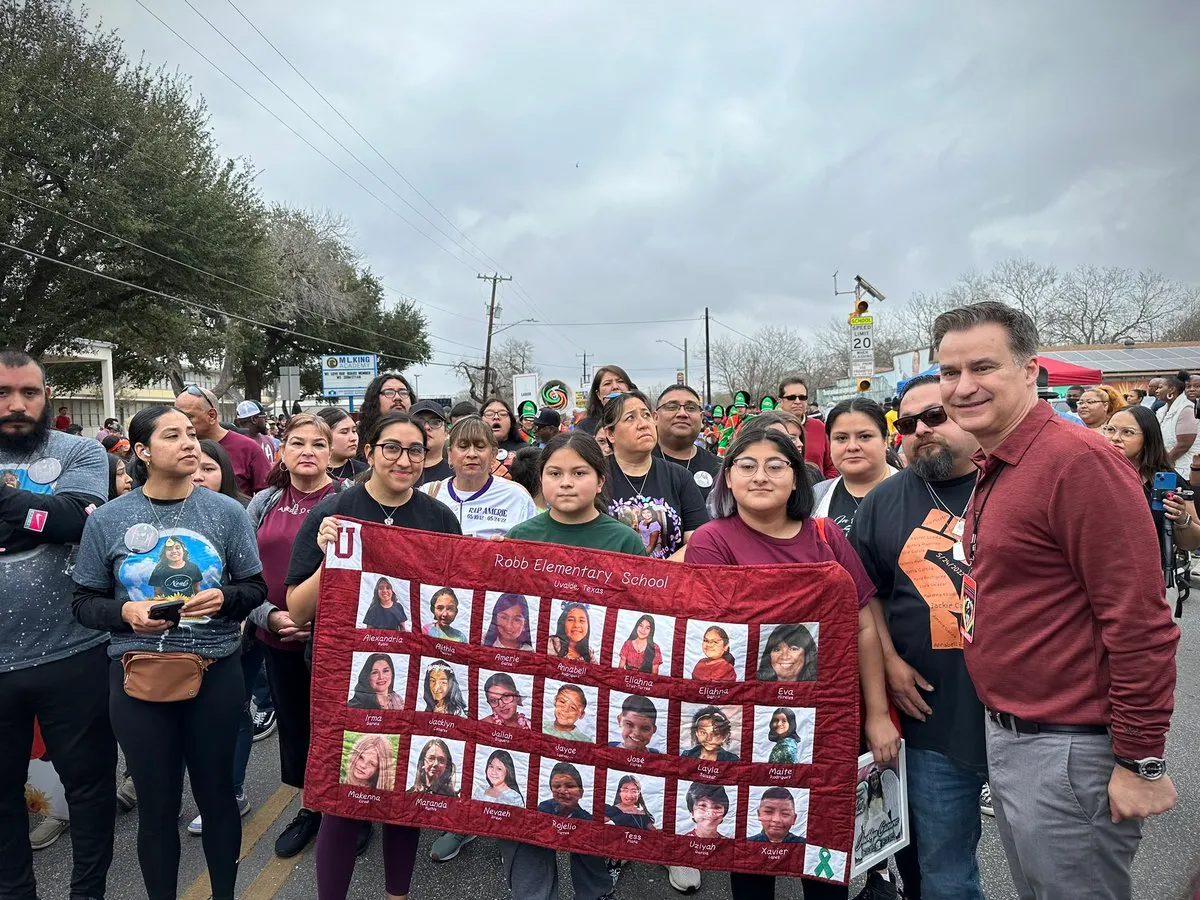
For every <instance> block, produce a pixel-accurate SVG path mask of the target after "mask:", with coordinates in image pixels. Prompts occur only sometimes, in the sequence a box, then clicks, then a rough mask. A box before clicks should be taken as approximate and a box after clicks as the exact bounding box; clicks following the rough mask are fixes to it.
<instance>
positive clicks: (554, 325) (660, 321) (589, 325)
mask: <svg viewBox="0 0 1200 900" xmlns="http://www.w3.org/2000/svg"><path fill="white" fill-rule="evenodd" d="M702 321H704V319H703V317H700V318H695V319H641V320H637V321H626V322H527V323H525V324H527V325H528V326H529V327H530V328H541V327H548V328H557V327H559V326H562V327H563V328H585V327H586V328H592V327H599V326H604V325H664V324H667V323H672V322H702Z"/></svg>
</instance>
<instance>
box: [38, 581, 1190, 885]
mask: <svg viewBox="0 0 1200 900" xmlns="http://www.w3.org/2000/svg"><path fill="white" fill-rule="evenodd" d="M1182 627H1183V641H1182V642H1181V644H1180V650H1179V686H1178V688H1177V690H1176V695H1175V703H1176V709H1175V719H1174V727H1173V729H1172V731H1171V738H1170V744H1169V746H1168V754H1169V756H1170V760H1171V766H1172V776H1173V777H1174V779H1175V784H1176V787H1177V788H1178V790H1179V796H1180V803H1179V805H1178V807H1177V808H1176V809H1175V810H1174V811H1172V812H1171V813H1169V814H1168V815H1165V816H1160V817H1158V818H1156V819H1154V820H1152V821H1151V822H1150V823H1149V824H1148V825H1147V827H1146V834H1145V839H1144V840H1143V842H1142V848H1141V851H1140V853H1139V854H1138V858H1137V862H1136V866H1135V869H1136V894H1135V896H1136V897H1137V900H1177V898H1179V900H1182V897H1183V893H1184V886H1185V885H1186V883H1187V880H1188V877H1189V875H1190V874H1191V873H1192V872H1194V871H1196V870H1197V869H1200V839H1198V838H1197V835H1200V804H1198V803H1197V800H1198V799H1200V754H1197V753H1196V748H1197V747H1200V598H1198V599H1197V600H1194V601H1193V602H1192V603H1190V604H1189V606H1188V608H1187V610H1186V611H1185V615H1184V619H1183V622H1182ZM278 777H279V768H278V755H277V748H276V743H275V738H274V737H271V738H268V739H267V740H265V741H262V742H260V743H259V744H257V745H255V750H254V754H253V756H252V757H251V760H250V772H249V776H248V790H249V794H250V799H251V802H252V803H253V804H254V807H255V808H254V810H253V811H252V812H251V814H250V815H249V816H247V818H246V819H245V820H243V822H244V829H245V836H244V843H243V853H244V854H245V859H244V861H243V863H242V866H241V870H240V873H239V878H238V893H239V896H241V897H243V898H247V900H266V898H271V897H278V898H281V900H311V898H312V897H314V896H315V895H316V890H315V876H314V873H313V855H312V851H311V848H310V850H309V851H308V852H307V853H305V854H304V855H302V856H300V857H299V858H298V859H295V860H277V859H276V858H275V856H274V854H273V853H272V852H271V846H272V844H273V842H274V838H275V835H276V834H278V832H279V830H280V829H281V828H282V827H283V825H284V824H286V823H287V822H288V821H290V819H291V817H292V815H294V813H295V810H296V808H297V806H298V800H297V799H296V798H295V797H294V796H293V792H291V790H290V789H287V788H280V787H279V784H278ZM193 815H195V805H194V803H193V802H192V799H191V797H190V796H188V797H185V798H184V815H183V817H182V818H181V820H180V831H181V832H182V831H183V829H184V828H185V826H186V824H187V822H188V821H190V819H191V818H192V816H193ZM983 825H984V827H983V842H982V844H981V845H980V848H979V859H980V866H981V867H982V870H983V874H984V885H985V889H986V891H987V896H988V898H989V900H1005V898H1012V897H1015V896H1016V894H1015V893H1014V891H1013V887H1012V879H1011V878H1010V876H1009V874H1008V868H1007V865H1006V864H1005V861H1004V854H1003V852H1002V850H1001V849H1000V843H999V839H998V838H997V836H996V828H995V824H994V822H993V821H992V820H991V819H987V818H985V819H984V822H983ZM136 829H137V813H136V812H133V813H129V814H126V815H122V816H120V818H119V819H118V821H117V838H116V856H115V859H114V862H113V867H112V871H111V873H110V875H109V881H108V896H109V897H112V898H120V900H141V898H144V897H145V896H146V893H145V889H144V888H143V887H142V882H141V876H140V874H139V872H138V866H137V858H136V849H135V848H136ZM431 840H432V835H430V834H426V835H425V837H424V839H423V841H422V844H421V851H420V854H419V856H418V865H417V872H416V876H415V879H414V882H413V884H414V889H413V897H414V898H422V897H432V896H434V889H433V888H432V886H434V885H436V893H437V896H442V897H446V896H450V897H470V898H475V900H506V898H507V897H508V891H507V889H506V888H505V886H504V881H503V877H502V875H501V873H500V864H499V854H498V853H497V851H496V845H495V843H494V842H493V841H490V840H482V839H481V840H477V841H475V842H474V843H472V844H470V845H468V846H467V847H466V848H465V849H464V850H463V852H462V853H461V854H460V855H459V857H458V858H457V859H455V860H452V861H451V862H449V863H443V864H441V865H434V864H433V863H431V862H430V861H429V853H428V848H429V843H430V841H431ZM182 842H183V858H182V862H181V866H180V898H181V900H202V898H207V897H208V896H209V894H208V893H207V891H206V890H205V888H206V887H207V878H206V876H205V874H204V859H203V856H202V854H201V849H200V840H199V839H198V838H194V837H190V836H188V835H187V834H184V835H183V837H182ZM70 864H71V842H70V838H69V832H68V835H66V836H64V837H63V838H61V839H60V840H59V841H58V842H57V843H56V844H55V845H54V846H52V847H50V848H48V849H47V850H43V851H41V852H40V853H38V854H36V868H37V876H38V882H39V885H40V889H41V894H42V896H44V897H63V896H66V893H67V887H68V884H69V877H68V876H69V872H70ZM561 878H562V884H563V885H564V887H563V894H564V895H565V896H569V895H570V889H569V887H567V885H569V884H570V880H569V876H568V874H567V872H566V870H565V868H564V869H563V870H562V876H561ZM728 885H729V882H728V880H727V879H726V878H725V877H723V876H721V875H717V874H711V875H708V874H706V876H705V880H704V887H703V889H702V890H701V892H700V893H699V894H696V895H694V896H696V897H701V898H707V897H725V896H728ZM382 895H383V864H382V860H381V858H380V845H379V838H378V835H376V837H375V839H374V842H373V844H372V847H371V849H370V850H369V851H368V853H367V854H366V856H364V857H363V858H362V859H361V860H360V861H359V864H358V868H357V871H356V875H355V880H354V884H353V889H352V891H351V896H352V897H356V898H357V897H363V898H374V897H381V896H382ZM617 895H618V897H625V898H634V897H636V898H639V900H659V898H662V900H666V898H674V897H679V896H681V895H679V894H677V893H676V892H675V891H674V890H672V889H671V887H670V885H669V884H668V883H667V879H666V871H665V870H664V869H662V868H660V867H657V866H648V865H642V864H636V865H633V866H630V867H628V868H627V869H626V870H625V874H624V875H623V876H622V878H621V883H620V886H619V888H618V891H617ZM777 896H779V897H787V898H797V897H802V896H803V894H802V891H801V888H800V882H799V881H796V880H793V879H787V880H783V881H781V883H780V887H779V889H778V892H777Z"/></svg>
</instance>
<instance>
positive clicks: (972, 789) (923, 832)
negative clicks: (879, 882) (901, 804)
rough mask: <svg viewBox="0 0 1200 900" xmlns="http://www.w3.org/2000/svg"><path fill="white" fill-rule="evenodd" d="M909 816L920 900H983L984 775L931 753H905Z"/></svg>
mask: <svg viewBox="0 0 1200 900" xmlns="http://www.w3.org/2000/svg"><path fill="white" fill-rule="evenodd" d="M907 763H908V812H909V821H910V822H911V823H912V827H913V836H914V837H915V838H916V844H917V855H918V857H919V858H920V861H921V895H922V897H923V898H924V900H983V890H982V888H981V887H980V885H979V861H978V860H977V859H976V857H975V848H976V846H978V844H979V835H980V831H981V827H982V826H981V825H980V820H979V792H980V790H982V788H983V785H984V782H985V781H987V773H986V772H985V771H984V770H983V769H978V770H975V769H971V768H969V767H967V766H965V765H964V764H962V763H960V762H957V761H955V760H953V759H951V758H950V757H948V756H944V755H942V754H941V753H938V752H936V751H934V750H919V749H917V748H915V747H909V748H908V751H907Z"/></svg>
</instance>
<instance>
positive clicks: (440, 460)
mask: <svg viewBox="0 0 1200 900" xmlns="http://www.w3.org/2000/svg"><path fill="white" fill-rule="evenodd" d="M408 414H409V415H410V416H412V417H413V419H415V420H416V421H417V422H418V423H419V424H420V426H421V428H423V429H424V431H425V468H424V473H423V474H422V476H421V480H420V482H418V484H433V482H435V481H442V480H444V479H446V478H452V477H454V470H453V469H451V468H450V461H449V460H448V459H447V458H446V439H447V438H448V437H449V436H450V419H449V417H448V416H447V415H446V410H445V408H444V407H443V406H442V404H440V403H437V402H435V401H433V400H422V401H420V402H419V403H414V404H413V406H412V408H411V409H410V410H409V411H408Z"/></svg>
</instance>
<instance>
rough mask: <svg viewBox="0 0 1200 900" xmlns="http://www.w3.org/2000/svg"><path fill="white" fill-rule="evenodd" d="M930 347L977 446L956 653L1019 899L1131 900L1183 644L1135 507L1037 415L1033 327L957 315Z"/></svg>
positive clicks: (1127, 491) (1157, 795)
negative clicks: (980, 729) (982, 737)
mask: <svg viewBox="0 0 1200 900" xmlns="http://www.w3.org/2000/svg"><path fill="white" fill-rule="evenodd" d="M933 343H934V347H935V348H936V351H937V356H938V362H939V363H940V364H941V381H940V389H941V396H942V403H943V405H944V406H945V408H946V410H947V412H948V413H949V414H950V416H951V417H952V418H953V419H954V421H955V422H957V423H958V425H959V426H960V427H961V428H963V429H964V430H965V431H968V432H970V433H971V434H973V435H974V436H975V438H976V439H977V440H978V441H979V445H980V447H981V448H982V450H981V451H980V452H979V453H978V454H976V456H975V462H976V465H978V466H979V468H980V469H981V475H980V478H979V482H978V484H977V485H976V489H975V495H974V498H973V500H972V503H971V504H970V509H969V510H968V513H967V523H966V531H965V535H964V541H965V543H966V546H967V554H966V555H967V562H969V563H971V564H972V568H971V575H970V576H968V577H966V578H964V585H963V616H962V633H963V640H964V644H963V650H964V655H965V658H966V664H967V669H968V671H969V672H970V674H971V679H972V681H973V682H974V683H975V688H976V690H977V691H978V693H979V698H980V699H981V700H982V701H983V704H984V706H985V707H986V708H987V715H986V721H985V730H986V742H987V757H988V769H989V775H990V781H991V788H992V801H993V805H994V807H995V810H996V823H997V825H998V826H999V829H1000V838H1001V841H1002V842H1003V844H1004V851H1005V853H1006V855H1007V856H1008V862H1009V867H1010V868H1011V869H1012V875H1013V880H1014V882H1015V883H1016V887H1017V893H1018V895H1019V896H1020V898H1021V900H1035V898H1036V900H1049V898H1054V900H1071V898H1079V900H1084V898H1087V900H1129V898H1130V897H1131V896H1132V892H1133V885H1132V879H1131V876H1130V867H1131V865H1132V863H1133V856H1134V853H1135V852H1136V851H1137V847H1138V843H1139V842H1140V840H1141V828H1142V819H1144V818H1146V817H1147V816H1152V815H1157V814H1159V813H1162V812H1165V811H1167V810H1168V809H1170V808H1171V807H1172V806H1174V804H1175V788H1174V786H1173V785H1172V783H1171V779H1170V778H1168V777H1167V776H1166V774H1165V769H1166V764H1165V762H1164V761H1163V750H1164V746H1165V743H1166V734H1167V729H1168V728H1169V727H1170V722H1171V712H1172V710H1173V709H1174V697H1173V695H1174V689H1175V648H1176V645H1177V643H1178V642H1179V629H1178V628H1176V627H1175V624H1174V622H1172V620H1171V613H1170V610H1169V609H1168V608H1167V606H1166V603H1165V600H1164V587H1163V574H1162V571H1161V569H1160V568H1159V553H1158V541H1157V538H1156V536H1155V530H1154V523H1153V520H1152V519H1151V517H1150V510H1149V506H1148V504H1147V503H1146V497H1145V495H1144V494H1143V492H1142V487H1141V483H1140V480H1139V478H1138V475H1137V473H1136V472H1135V471H1134V470H1133V468H1132V467H1131V466H1130V465H1129V464H1128V463H1127V462H1126V460H1125V459H1124V458H1123V457H1122V456H1120V455H1119V454H1116V453H1113V452H1112V447H1110V446H1109V445H1108V444H1107V443H1106V442H1105V441H1104V440H1103V439H1102V438H1101V437H1100V436H1099V435H1097V434H1094V433H1092V432H1090V431H1088V430H1087V429H1083V428H1078V427H1075V426H1073V425H1071V424H1069V423H1067V422H1064V421H1063V420H1062V419H1060V418H1059V417H1058V416H1057V415H1055V413H1054V410H1052V409H1051V408H1050V407H1049V406H1047V405H1046V404H1044V403H1039V402H1038V400H1037V376H1038V363H1037V347H1038V336H1037V329H1036V327H1035V326H1034V324H1033V322H1032V320H1030V318H1029V317H1028V316H1027V315H1025V314H1024V313H1022V312H1020V311H1019V310H1016V309H1012V308H1010V307H1008V306H1005V305H1004V304H1002V303H997V302H993V301H986V302H983V303H976V304H974V305H972V306H968V307H964V308H962V309H955V310H951V311H950V312H947V313H943V314H942V315H941V316H939V317H938V318H937V321H936V322H935V323H934V328H933ZM1114 547H1120V548H1121V552H1120V553H1114V552H1113V548H1114ZM972 579H973V581H972Z"/></svg>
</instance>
